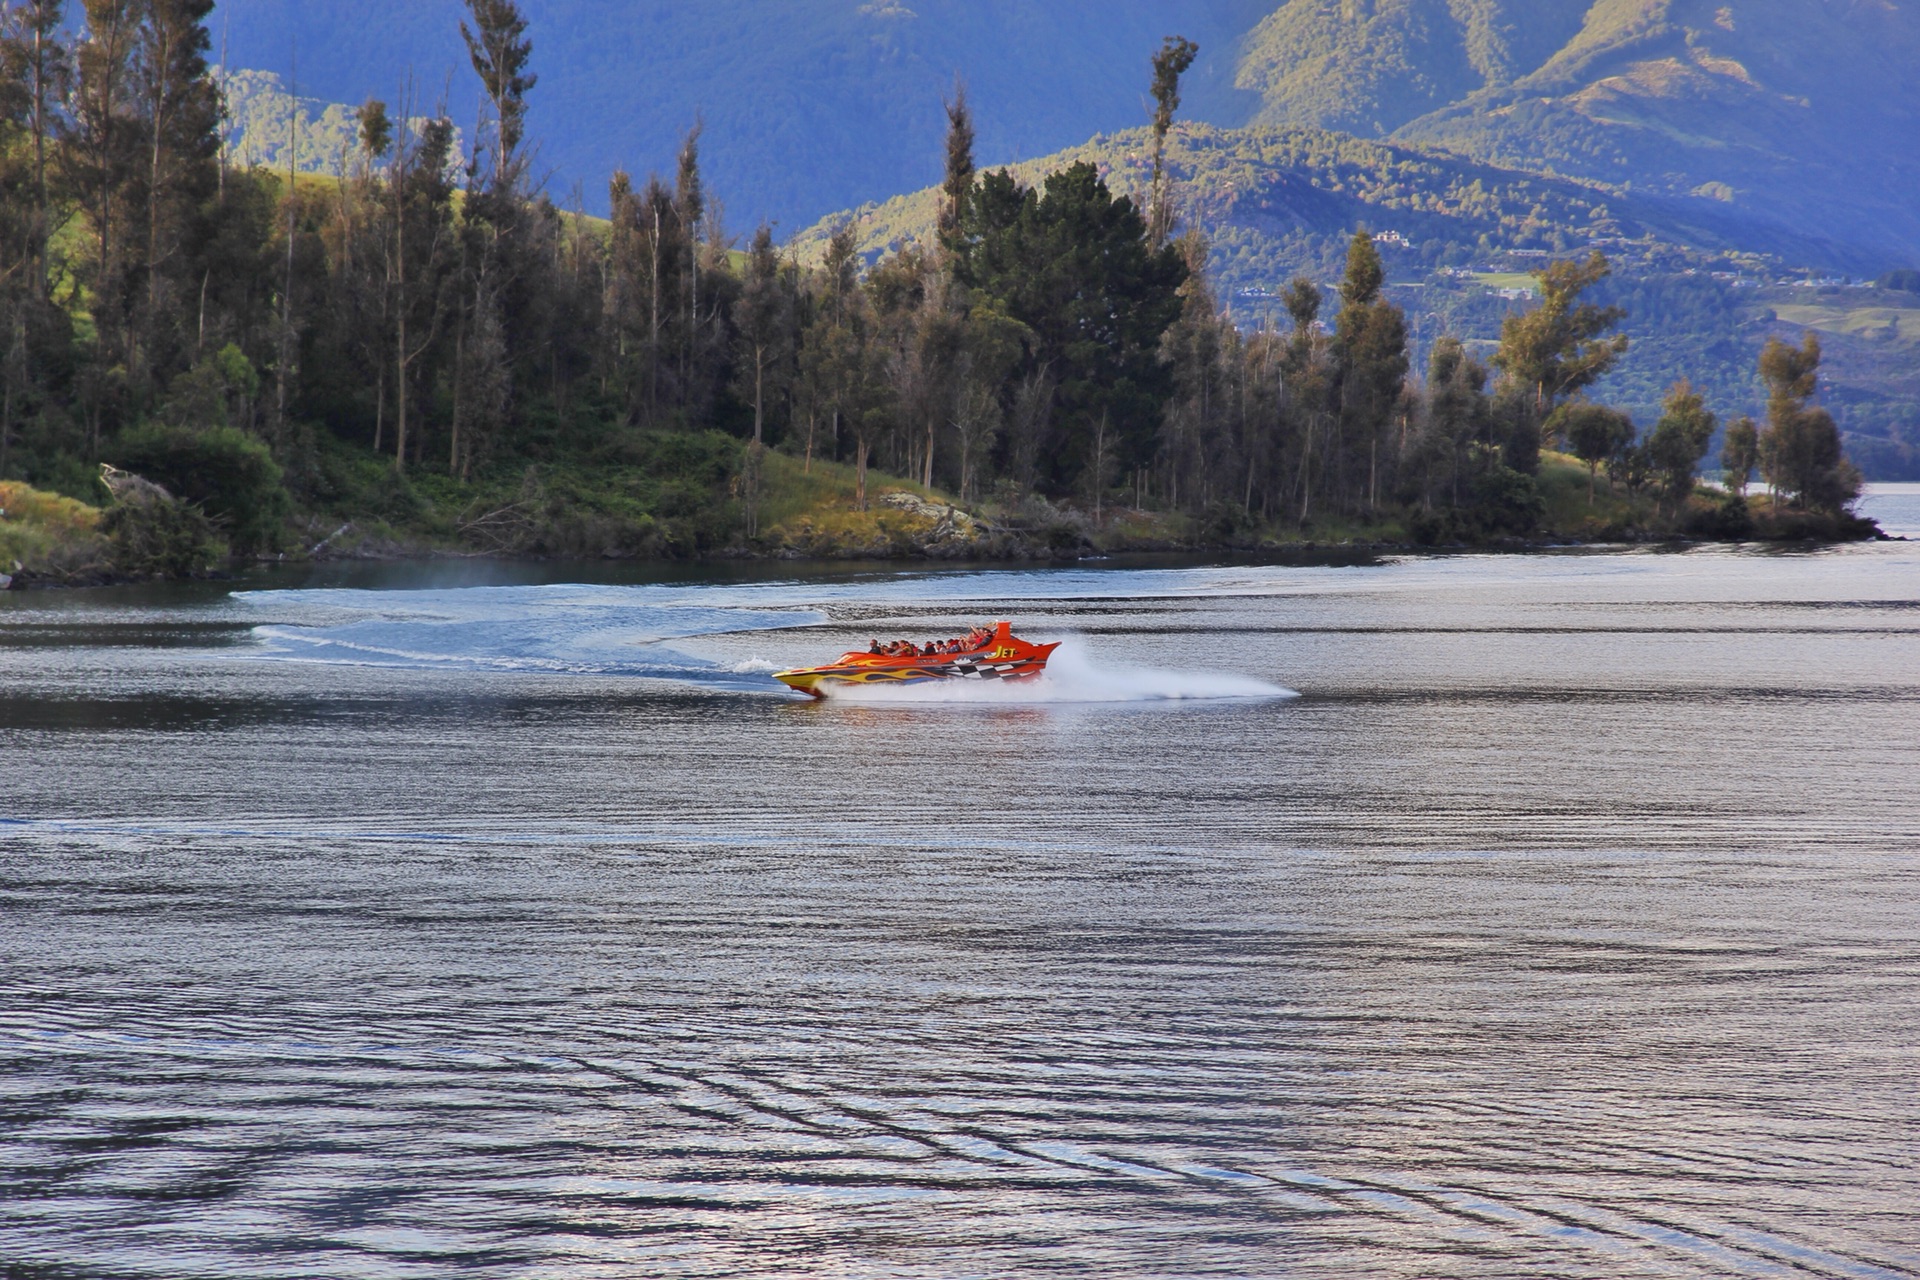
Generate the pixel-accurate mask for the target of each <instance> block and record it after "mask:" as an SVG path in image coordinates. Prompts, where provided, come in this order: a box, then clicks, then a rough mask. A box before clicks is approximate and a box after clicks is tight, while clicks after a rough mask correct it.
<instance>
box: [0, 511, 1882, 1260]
mask: <svg viewBox="0 0 1920 1280" xmlns="http://www.w3.org/2000/svg"><path fill="white" fill-rule="evenodd" d="M995 617H1010V618H1012V619H1014V620H1015V622H1016V624H1017V626H1018V627H1019V629H1020V630H1021V632H1022V633H1023V634H1027V635H1030V636H1038V637H1043V638H1064V639H1065V641H1066V645H1065V647H1064V648H1063V649H1062V651H1061V655H1060V657H1059V658H1057V659H1056V667H1057V670H1056V671H1055V672H1054V673H1053V675H1052V676H1051V678H1050V679H1049V681H1048V682H1047V683H1045V684H1043V685H1040V686H1035V687H1032V688H1029V689H1026V690H988V691H986V692H982V693H975V694H972V695H971V696H960V697H957V698H956V699H954V700H949V701H935V700H932V699H928V698H924V697H907V696H894V697H891V698H887V697H881V698H873V699H869V700H865V701H857V702H855V701H844V700H842V701H833V700H830V701H828V702H826V703H823V704H814V703H810V702H806V701H804V700H799V699H796V698H795V697H794V696H791V695H788V694H786V693H785V692H784V691H783V690H781V689H780V688H779V686H777V685H775V684H774V683H773V682H772V681H771V680H770V679H768V677H767V672H769V671H771V670H773V669H775V668H776V667H777V666H780V665H786V664H794V663H805V662H810V661H817V660H820V659H821V658H823V657H827V656H831V655H832V654H834V653H837V652H839V651H840V650H841V649H843V648H846V647H849V646H859V647H865V644H866V642H867V640H868V638H869V637H872V636H875V635H892V634H904V633H911V634H920V635H925V634H952V633H954V632H956V631H958V630H961V629H963V628H964V627H965V625H967V624H968V623H972V622H977V621H986V620H991V619H993V618H995ZM0 777H4V779H5V798H4V801H3V802H0V922H4V923H3V924H0V1153H3V1154H0V1188H4V1190H0V1274H5V1275H6V1276H8V1277H9V1280H13V1278H14V1277H20V1278H24V1277H29V1276H31V1277H56V1276H57V1277H67V1276H75V1277H81V1276H84V1277H88V1278H89V1280H95V1278H114V1277H167V1278H169V1280H180V1278H183V1277H262V1278H275V1280H277V1278H280V1277H295V1276H313V1277H393V1278H394V1280H414V1278H425V1280H439V1278H441V1277H455V1276H459V1277H472V1276H481V1277H516V1278H517V1277H527V1278H529V1280H531V1278H533V1277H539V1278H541V1280H576V1278H578V1280H585V1278H588V1277H635V1276H676V1277H677V1276H720V1275H755V1276H794V1277H801V1276H808V1277H812V1276H844V1277H869V1276H873V1277H878V1276H905V1277H961V1276H981V1277H989V1276H1005V1275H1014V1274H1046V1273H1054V1274H1073V1275H1076V1276H1094V1277H1166V1276H1201V1275H1209V1276H1212V1275H1218V1276H1254V1275H1258V1276H1275V1275H1284V1276H1290V1277H1326V1278H1329V1280H1331V1278H1334V1277H1340V1278H1343V1280H1344V1278H1346V1277H1358V1276H1367V1277H1374V1276H1392V1277H1409V1278H1411V1277H1456V1276H1457V1277H1540V1276H1556V1277H1594V1278H1596V1280H1599V1278H1607V1280H1616V1278H1623V1277H1643V1276H1644V1277H1655V1276H1660V1277H1676V1276H1678V1277H1695V1276H1701V1277H1705V1276H1715V1277H1718V1276H1739V1277H1745V1276H1763V1277H1775V1276H1834V1277H1892V1276H1913V1275H1916V1274H1920V1214H1917V1213H1916V1210H1915V1206H1916V1205H1920V1088H1916V1084H1915V1082H1916V1080H1920V546H1916V545H1912V544H1901V543H1889V544H1877V545H1862V546H1851V547H1844V548H1838V549H1830V550H1818V551H1804V550H1791V551H1782V550H1737V549H1723V548H1702V549H1695V550H1689V551H1685V552H1662V551H1653V550H1639V551H1632V552H1588V553H1568V554H1542V555H1531V556H1506V557H1501V556H1481V555H1460V556H1443V557H1424V558H1423V557H1407V558H1393V557H1389V558H1385V559H1381V560H1379V561H1359V562H1354V563H1348V564H1318V565H1316V564H1265V565H1258V564H1211V565H1208V564H1186V565H1178V566H1171V565H1156V564H1150V563H1129V562H1124V561H1116V562H1110V563H1106V564H1096V565H1089V566H1082V567H1076V568H1052V569H998V570H964V569H962V570H951V571H925V570H920V571H906V570H898V569H886V568H868V569H863V568H861V567H857V566H848V567H840V568H818V569H809V570H800V569H795V568H790V567H789V568H782V567H777V566H776V567H767V566H761V567H757V568H741V569H738V570H723V569H717V568H711V567H709V568H705V569H688V570H682V571H678V572H669V571H665V570H654V571H650V570H642V569H620V568H618V567H609V566H579V565H545V566H519V567H516V566H504V565H484V564H469V565H430V566H417V565H401V566H387V567H367V566H361V567H345V568H328V569H316V570H311V571H303V572H299V573H295V572H292V571H286V572H281V573H278V574H262V575H260V576H258V577H254V578H249V579H247V580H245V581H241V582H229V583H201V584H190V585H186V586H172V587H130V588H116V589H111V590H99V591H75V592H36V593H14V594H12V595H8V596H6V597H4V598H0Z"/></svg>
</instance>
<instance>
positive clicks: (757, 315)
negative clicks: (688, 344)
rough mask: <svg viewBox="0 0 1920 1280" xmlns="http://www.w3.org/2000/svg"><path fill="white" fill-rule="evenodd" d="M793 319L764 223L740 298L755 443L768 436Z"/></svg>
mask: <svg viewBox="0 0 1920 1280" xmlns="http://www.w3.org/2000/svg"><path fill="white" fill-rule="evenodd" d="M792 323H793V300H792V297H791V295H790V293H789V292H788V289H787V285H786V281H785V280H784V279H782V277H781V271H780V257H779V255H778V254H777V253H776V252H775V251H774V247H773V231H772V229H771V228H770V227H768V226H767V224H766V223H764V222H763V223H761V224H760V226H759V228H758V229H757V230H755V231H754V233H753V243H752V246H751V247H750V248H749V249H748V250H747V269H746V279H745V280H744V282H743V283H742V285H741V289H740V298H739V301H737V302H736V303H735V304H734V308H733V325H734V330H735V332H736V333H737V334H738V342H739V344H740V354H741V357H742V367H741V375H742V378H743V380H744V382H745V384H746V386H747V389H748V392H749V394H750V395H751V396H752V397H753V443H754V446H755V447H756V448H757V447H759V446H760V445H761V444H762V443H764V441H765V429H764V426H763V424H764V422H765V418H766V408H765V406H766V392H767V378H768V375H769V372H770V371H772V370H775V369H777V368H778V367H779V366H780V364H781V363H782V360H783V357H784V353H785V350H786V346H787V343H788V342H789V340H790V337H791V330H792Z"/></svg>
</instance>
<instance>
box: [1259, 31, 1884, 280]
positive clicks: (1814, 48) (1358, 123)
mask: <svg viewBox="0 0 1920 1280" xmlns="http://www.w3.org/2000/svg"><path fill="white" fill-rule="evenodd" d="M1915 67H1920V6H1915V5H1913V4H1912V3H1910V2H1909V0H1728V2H1725V3H1723V2H1722V0H1598V2H1597V3H1592V4H1589V3H1588V2H1587V0H1344V2H1343V3H1340V4H1328V3H1323V2H1322V0H1289V2H1288V3H1286V4H1284V5H1282V6H1281V7H1280V8H1279V9H1277V10H1275V11H1274V12H1273V13H1271V14H1269V15H1268V16H1267V17H1266V18H1265V19H1264V20H1262V21H1261V22H1260V23H1259V24H1258V25H1257V26H1256V27H1255V28H1254V30H1253V31H1252V32H1251V33H1250V34H1249V36H1248V37H1247V39H1246V41H1245V42H1244V44H1243V47H1242V50H1241V57H1240V62H1239V67H1238V71H1237V81H1238V83H1239V84H1240V86H1242V87H1243V88H1246V89H1249V90H1252V91H1254V92H1257V93H1258V94H1259V95H1260V100H1261V101H1260V106H1259V107H1258V108H1256V109H1255V110H1254V112H1253V114H1252V117H1251V119H1252V120H1253V121H1254V122H1258V123H1269V124H1298V125H1314V126H1319V127H1322V128H1334V129H1342V130H1346V131H1349V132H1354V133H1361V134H1372V135H1376V136H1383V137H1391V138H1393V139H1394V140H1396V141H1401V142H1414V143H1424V144H1428V145H1437V146H1441V147H1446V148H1449V149H1451V150H1455V151H1459V152H1461V153H1463V154H1466V155H1470V156H1473V157H1475V158H1477V159H1481V160H1487V161H1492V162H1495V163H1499V164H1503V165H1508V166H1511V167H1516V168H1526V169H1533V170H1537V171H1541V172H1547V173H1555V174H1561V175H1571V176H1578V177H1586V178H1594V179H1599V180H1602V181H1605V182H1608V183H1612V184H1616V185H1620V186H1623V187H1628V188H1631V189H1633V190H1635V191H1638V192H1641V193H1651V194H1657V195H1660V196H1663V197H1666V198H1669V199H1671V200H1673V201H1674V202H1675V204H1676V206H1678V207H1680V208H1682V209H1685V208H1687V207H1688V206H1706V205H1718V206H1719V207H1718V208H1717V209H1715V208H1704V207H1701V208H1695V209H1693V210H1692V211H1691V212H1690V213H1688V214H1687V215H1686V216H1691V217H1694V218H1698V219H1700V220H1703V221H1708V222H1712V223H1714V224H1716V225H1718V226H1721V227H1723V228H1726V229H1727V230H1728V231H1729V232H1730V233H1732V234H1736V235H1737V234H1741V233H1742V229H1743V228H1751V229H1752V230H1753V231H1754V232H1755V233H1758V234H1765V232H1766V229H1769V228H1771V229H1776V230H1785V231H1789V232H1791V233H1793V234H1796V235H1798V236H1801V237H1803V238H1806V239H1808V240H1810V241H1813V242H1815V243H1818V244H1819V245H1821V250H1820V253H1819V257H1820V258H1821V259H1822V260H1824V261H1827V262H1830V263H1833V264H1835V265H1845V266H1849V267H1852V268H1854V269H1861V270H1865V269H1870V268H1872V267H1873V266H1874V265H1875V264H1886V263H1890V262H1896V261H1915V260H1920V199H1916V197H1917V196H1920V155H1917V154H1916V152H1915V149H1914V146H1913V140H1914V139H1915V138H1917V137H1920V76H1916V75H1914V73H1913V72H1914V68H1915ZM1842 193H1844V195H1842Z"/></svg>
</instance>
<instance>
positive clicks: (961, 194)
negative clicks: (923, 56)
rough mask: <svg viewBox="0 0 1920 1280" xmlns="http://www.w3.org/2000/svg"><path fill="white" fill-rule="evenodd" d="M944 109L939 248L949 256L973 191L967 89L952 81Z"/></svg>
mask: <svg viewBox="0 0 1920 1280" xmlns="http://www.w3.org/2000/svg"><path fill="white" fill-rule="evenodd" d="M946 108H947V171H946V177H945V179H944V180H943V181H942V182H941V184H940V220H939V224H938V231H939V235H940V243H941V245H942V246H943V247H944V248H945V249H946V250H947V251H948V252H949V253H951V252H952V251H953V247H954V239H955V237H957V236H958V235H960V233H961V230H960V229H961V224H962V222H963V221H964V220H965V217H966V211H967V195H968V193H970V192H971V191H972V190H973V113H972V112H971V111H970V110H968V108H967V86H966V85H964V84H962V83H960V82H959V81H958V80H956V81H954V85H953V100H952V101H951V102H948V103H947V104H946Z"/></svg>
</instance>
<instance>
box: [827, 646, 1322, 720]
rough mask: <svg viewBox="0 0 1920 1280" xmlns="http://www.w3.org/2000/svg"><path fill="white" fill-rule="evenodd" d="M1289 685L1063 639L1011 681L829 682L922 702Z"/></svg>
mask: <svg viewBox="0 0 1920 1280" xmlns="http://www.w3.org/2000/svg"><path fill="white" fill-rule="evenodd" d="M1299 696H1300V695H1299V694H1297V693H1295V692H1294V691H1293V690H1292V689H1287V688H1283V687H1281V686H1280V685H1277V684H1272V683H1269V682H1268V681H1265V680H1256V679H1254V678H1253V677H1252V676H1243V675H1234V674H1231V673H1228V672H1212V671H1160V670H1155V669H1153V668H1148V667H1121V666H1110V665H1108V664H1106V663H1103V662H1100V661H1098V660H1097V659H1095V657H1094V656H1093V654H1092V653H1091V652H1090V651H1089V649H1088V647H1087V645H1086V643H1085V642H1084V641H1082V640H1079V639H1069V640H1067V641H1065V642H1063V643H1062V644H1061V646H1060V647H1059V648H1058V649H1056V650H1055V651H1054V654H1053V658H1052V659H1051V660H1050V661H1049V662H1048V663H1047V669H1046V671H1045V672H1043V673H1042V674H1041V675H1040V676H1039V678H1037V679H1034V680H1026V681H1019V682H1016V683H1012V684H1006V683H1001V682H999V681H993V680H929V681H924V682H921V683H916V684H898V685H885V684H871V685H846V686H835V687H831V688H830V689H829V691H828V694H827V697H828V699H829V700H830V701H836V702H859V703H862V704H872V703H886V704H890V705H900V704H910V705H919V704H927V703H992V704H995V705H1005V704H1035V703H1098V702H1194V701H1223V700H1228V699H1268V698H1297V697H1299Z"/></svg>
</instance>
